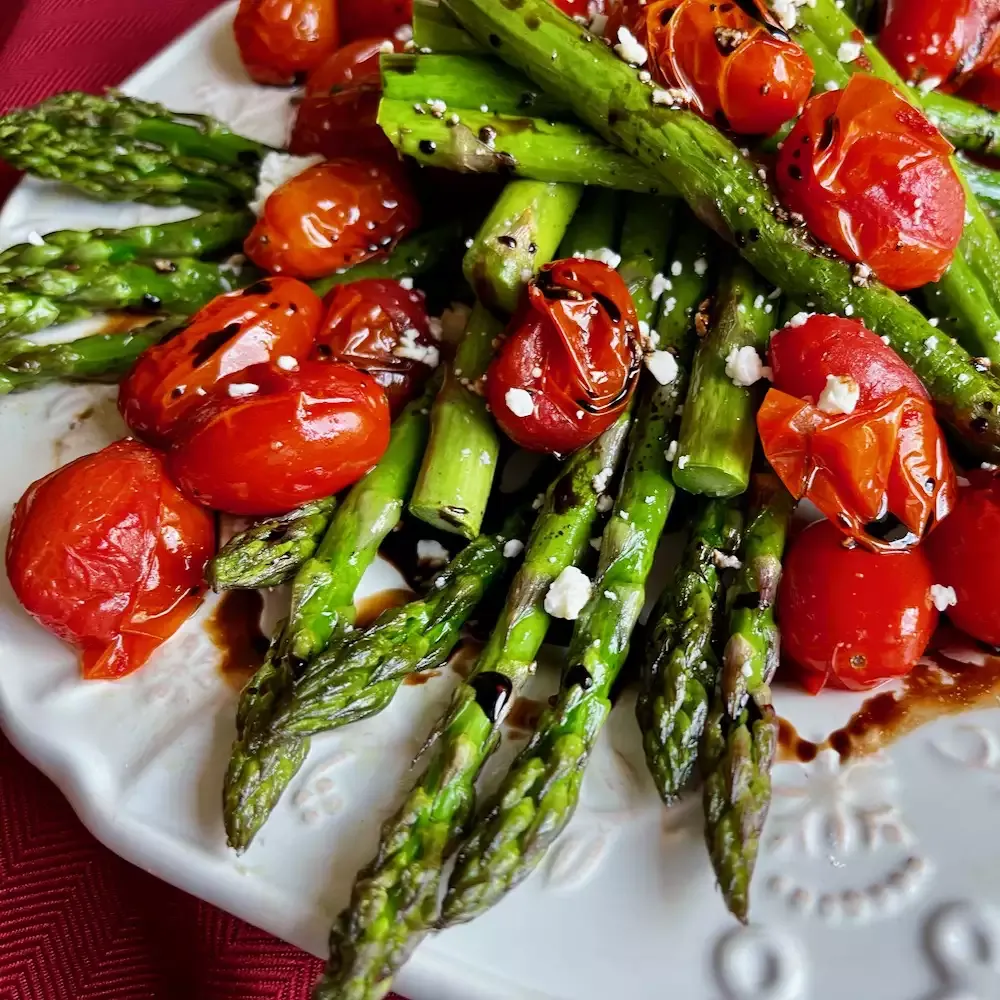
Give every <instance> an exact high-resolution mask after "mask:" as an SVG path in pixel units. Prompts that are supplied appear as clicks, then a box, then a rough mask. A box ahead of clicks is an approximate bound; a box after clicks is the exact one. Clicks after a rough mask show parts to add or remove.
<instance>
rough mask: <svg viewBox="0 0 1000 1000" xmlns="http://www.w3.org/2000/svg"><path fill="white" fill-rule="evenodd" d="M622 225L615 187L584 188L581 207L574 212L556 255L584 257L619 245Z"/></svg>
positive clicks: (618, 196)
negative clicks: (603, 188) (604, 188)
mask: <svg viewBox="0 0 1000 1000" xmlns="http://www.w3.org/2000/svg"><path fill="white" fill-rule="evenodd" d="M621 228H622V199H621V195H619V193H618V192H617V191H606V190H602V189H600V188H594V189H592V190H587V191H584V192H583V200H582V202H581V205H580V210H579V211H578V212H577V213H576V215H574V216H573V218H572V220H571V221H570V224H569V225H568V226H567V227H566V232H565V234H564V236H563V239H562V242H561V243H560V244H559V254H558V256H559V258H560V259H562V258H565V257H574V256H575V257H586V256H587V255H588V254H592V253H598V252H600V251H601V250H614V249H615V247H617V246H618V241H619V237H620V236H621Z"/></svg>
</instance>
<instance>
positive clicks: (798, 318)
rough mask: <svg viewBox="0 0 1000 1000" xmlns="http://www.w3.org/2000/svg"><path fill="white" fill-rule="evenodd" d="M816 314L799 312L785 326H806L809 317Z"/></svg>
mask: <svg viewBox="0 0 1000 1000" xmlns="http://www.w3.org/2000/svg"><path fill="white" fill-rule="evenodd" d="M815 315H816V314H815V313H808V312H797V313H796V314H795V315H794V316H793V317H792V318H791V319H790V320H789V321H788V322H787V323H786V324H785V326H804V325H805V323H806V321H807V320H808V319H809V317H810V316H815Z"/></svg>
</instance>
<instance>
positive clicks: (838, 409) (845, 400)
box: [817, 375, 861, 415]
mask: <svg viewBox="0 0 1000 1000" xmlns="http://www.w3.org/2000/svg"><path fill="white" fill-rule="evenodd" d="M860 395H861V388H860V386H859V385H858V383H857V382H855V381H854V379H853V378H851V376H850V375H827V377H826V388H825V389H824V390H823V391H822V392H821V393H820V394H819V402H818V404H817V405H818V406H819V408H820V409H821V410H822V411H823V412H824V413H830V414H834V415H836V414H841V413H853V412H854V408H855V407H856V406H857V405H858V397H859V396H860Z"/></svg>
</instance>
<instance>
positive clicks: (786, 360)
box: [770, 313, 929, 407]
mask: <svg viewBox="0 0 1000 1000" xmlns="http://www.w3.org/2000/svg"><path fill="white" fill-rule="evenodd" d="M770 364H771V383H772V384H773V385H774V387H775V389H780V390H781V391H782V392H787V393H788V394H789V395H790V396H798V397H799V398H800V399H807V400H809V401H810V402H812V403H815V402H817V401H818V400H819V397H820V394H821V393H822V392H823V390H824V389H825V388H826V380H827V377H828V376H830V375H848V376H850V377H851V378H853V379H854V381H855V382H857V383H858V388H859V390H860V393H861V394H860V396H859V398H858V405H859V406H862V407H865V406H868V405H869V404H870V403H875V402H878V401H879V400H882V399H885V398H886V396H891V395H892V394H893V393H894V392H896V391H897V390H898V389H906V390H907V392H908V393H909V394H910V395H912V396H919V397H920V398H921V399H927V398H929V397H928V396H927V391H926V389H924V386H923V383H922V382H921V381H920V379H918V378H917V376H916V375H914V374H913V371H912V369H911V368H910V367H909V366H908V365H907V364H906V362H905V361H903V359H902V358H901V357H900V356H899V355H898V354H897V353H896V352H895V351H894V350H893V349H892V348H891V347H889V346H887V345H886V344H885V343H883V342H882V339H881V337H877V336H876V335H875V334H874V333H872V332H871V330H868V329H867V328H866V327H865V325H864V324H863V323H860V322H859V321H858V320H856V319H843V318H842V317H840V316H823V315H820V314H818V313H817V314H814V315H812V316H810V317H809V318H808V319H807V320H806V321H805V322H804V323H800V324H799V325H798V326H792V325H791V324H789V325H788V326H786V327H784V328H783V329H781V330H778V332H777V333H775V334H774V335H773V336H772V337H771V345H770Z"/></svg>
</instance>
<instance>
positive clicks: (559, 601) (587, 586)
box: [545, 566, 593, 622]
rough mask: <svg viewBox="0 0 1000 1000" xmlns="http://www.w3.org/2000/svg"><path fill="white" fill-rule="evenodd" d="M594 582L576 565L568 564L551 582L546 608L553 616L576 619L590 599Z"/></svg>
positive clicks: (546, 598) (570, 619)
mask: <svg viewBox="0 0 1000 1000" xmlns="http://www.w3.org/2000/svg"><path fill="white" fill-rule="evenodd" d="M592 589H593V584H592V583H591V582H590V577H588V576H587V575H586V574H585V573H583V572H581V571H580V570H579V569H577V568H576V566H567V567H566V568H565V569H564V570H563V571H562V572H561V573H560V574H559V575H558V576H557V577H556V578H555V579H554V580H553V581H552V583H551V584H550V586H549V589H548V592H547V593H546V595H545V610H546V611H547V612H548V613H549V614H550V615H552V617H553V618H565V619H566V620H567V621H571V622H572V621H576V619H577V618H579V617H580V612H581V611H583V609H584V607H586V604H587V601H589V600H590V592H591V590H592Z"/></svg>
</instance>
